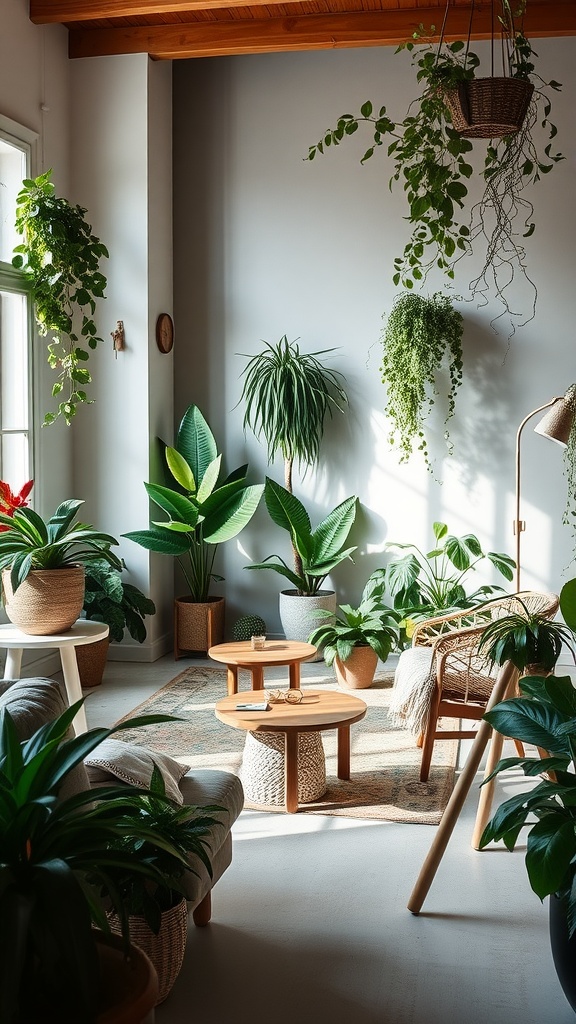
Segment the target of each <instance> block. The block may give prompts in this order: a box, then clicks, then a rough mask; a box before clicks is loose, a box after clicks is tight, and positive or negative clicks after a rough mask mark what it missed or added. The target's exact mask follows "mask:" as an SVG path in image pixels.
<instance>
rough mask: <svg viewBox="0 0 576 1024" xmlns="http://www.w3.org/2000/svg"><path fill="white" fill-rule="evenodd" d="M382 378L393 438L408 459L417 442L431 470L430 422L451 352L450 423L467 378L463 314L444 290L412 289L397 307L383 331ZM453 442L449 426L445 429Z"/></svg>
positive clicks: (401, 459)
mask: <svg viewBox="0 0 576 1024" xmlns="http://www.w3.org/2000/svg"><path fill="white" fill-rule="evenodd" d="M383 347H384V354H383V359H382V367H381V372H382V382H383V384H385V385H386V389H387V395H386V414H387V416H388V417H389V418H390V419H391V421H392V431H391V435H390V443H391V444H397V445H398V447H399V449H400V462H406V461H407V460H408V459H409V458H410V456H411V455H412V453H413V450H414V444H415V443H417V447H418V451H421V452H422V454H423V456H424V460H425V462H426V466H427V468H428V469H429V470H431V464H430V459H429V453H428V445H427V442H426V437H425V434H424V421H425V419H426V418H427V416H428V415H429V413H430V412H431V410H432V406H433V403H434V398H435V397H436V396H437V395H438V393H439V392H438V387H437V384H436V375H437V373H438V370H439V368H440V367H441V366H442V364H443V362H444V361H445V359H446V357H447V359H448V373H449V379H450V387H449V392H448V412H447V416H446V421H445V423H447V422H448V420H449V419H450V418H451V417H452V416H453V415H454V409H455V396H456V391H457V389H458V388H459V387H460V384H461V383H462V316H461V314H460V313H459V312H458V311H457V310H455V309H454V307H453V305H452V302H451V300H450V298H449V297H448V296H447V295H443V294H442V293H441V292H435V293H434V294H433V295H431V296H429V297H426V296H424V295H421V294H418V293H415V292H410V291H406V292H403V293H402V294H401V295H399V296H398V297H397V298H396V299H395V301H394V305H393V307H392V311H391V313H390V316H389V317H388V320H387V322H386V327H385V329H384V332H383ZM444 437H445V440H446V441H448V439H449V438H448V431H447V429H446V430H445V434H444Z"/></svg>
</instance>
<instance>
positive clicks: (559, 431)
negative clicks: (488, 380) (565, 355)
mask: <svg viewBox="0 0 576 1024" xmlns="http://www.w3.org/2000/svg"><path fill="white" fill-rule="evenodd" d="M569 395H570V397H572V389H570V391H567V392H566V394H565V395H563V396H562V397H561V398H558V397H557V398H552V399H551V400H550V401H549V402H545V403H544V405H539V406H538V408H537V409H533V410H532V412H529V413H528V415H527V416H525V417H524V419H523V420H522V423H521V424H520V426H519V427H518V431H517V433H516V519H515V520H514V523H513V524H512V527H513V531H514V534H515V536H516V590H517V591H519V590H520V536H521V534H522V533H523V532H524V531H525V529H526V523H525V521H524V520H522V519H520V437H521V435H522V431H523V430H524V427H525V426H526V424H527V423H528V420H531V419H532V417H533V416H536V414H537V413H539V412H543V411H544V409H548V410H549V411H548V412H547V413H546V415H545V416H543V417H542V419H541V420H540V421H539V423H537V424H536V426H535V427H534V432H535V433H536V434H542V436H543V437H549V438H550V440H551V441H556V442H557V443H558V444H561V445H562V446H563V447H566V445H567V444H568V438H569V436H570V430H571V428H572V421H573V419H574V411H573V409H572V402H569V401H568V396H569Z"/></svg>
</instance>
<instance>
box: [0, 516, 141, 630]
mask: <svg viewBox="0 0 576 1024" xmlns="http://www.w3.org/2000/svg"><path fill="white" fill-rule="evenodd" d="M83 504H84V502H83V501H81V500H78V499H76V498H72V499H69V500H68V501H63V502H62V503H61V504H60V505H59V506H58V508H57V509H56V511H55V512H54V514H53V515H52V516H50V518H49V519H47V520H44V519H42V517H41V516H40V515H39V514H38V513H37V512H35V511H34V509H32V508H28V507H19V508H15V509H14V510H13V511H12V513H11V514H10V515H8V514H7V513H5V512H0V569H1V570H2V590H3V600H4V607H5V609H6V614H7V616H8V618H9V619H10V621H11V622H13V623H14V625H15V626H18V627H19V628H20V629H21V630H23V632H24V633H31V634H34V635H39V636H44V635H49V634H52V633H61V632H64V631H65V630H67V629H69V628H70V626H71V625H72V623H73V622H75V621H76V619H77V618H78V616H79V615H80V612H81V610H82V605H83V602H84V566H85V565H87V564H89V563H90V562H93V561H95V560H96V559H98V560H104V561H105V562H106V563H108V564H109V565H110V566H112V567H113V568H115V569H118V570H120V569H121V568H122V563H121V561H120V559H119V558H118V556H117V555H115V554H114V552H113V551H112V550H111V548H112V546H113V545H116V544H118V541H117V540H116V539H115V538H114V537H112V536H110V534H108V533H101V532H100V531H98V530H95V529H94V527H92V526H90V525H88V524H86V523H79V522H75V519H76V516H77V514H78V509H79V508H80V506H81V505H83ZM2 528H3V529H2Z"/></svg>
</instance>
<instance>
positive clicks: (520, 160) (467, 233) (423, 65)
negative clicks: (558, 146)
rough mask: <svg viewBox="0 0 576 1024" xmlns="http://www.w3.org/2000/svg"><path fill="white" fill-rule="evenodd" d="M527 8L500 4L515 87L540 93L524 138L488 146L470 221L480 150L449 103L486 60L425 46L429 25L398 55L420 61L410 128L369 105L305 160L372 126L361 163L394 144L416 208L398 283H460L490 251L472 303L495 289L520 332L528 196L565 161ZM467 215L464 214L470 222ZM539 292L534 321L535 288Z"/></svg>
mask: <svg viewBox="0 0 576 1024" xmlns="http://www.w3.org/2000/svg"><path fill="white" fill-rule="evenodd" d="M525 6H526V2H525V0H520V3H519V4H518V5H516V9H515V11H514V12H513V11H512V9H511V5H510V3H509V2H508V0H501V4H500V16H499V22H500V28H501V31H502V35H503V40H504V44H503V47H502V50H503V54H504V68H503V70H504V74H505V76H507V77H510V78H514V79H517V80H519V81H529V82H531V83H532V84H534V86H535V88H534V92H533V94H532V99H531V101H530V105H529V109H528V113H527V115H526V117H525V119H524V122H523V124H522V126H521V128H520V129H519V130H518V131H515V132H514V133H512V134H505V135H502V136H501V137H495V138H492V139H490V140H489V141H488V143H487V145H486V149H485V157H484V165H483V168H482V170H481V172H480V175H481V178H482V185H483V188H484V192H483V195H482V198H481V200H480V201H479V202H478V203H477V204H475V205H474V206H473V207H472V209H468V210H467V211H466V206H467V203H468V183H469V181H470V179H471V178H472V176H473V174H474V168H473V165H472V164H471V163H470V154H471V152H472V149H473V144H472V142H471V141H470V139H469V138H468V137H466V135H463V134H461V133H460V132H459V131H457V130H456V129H455V127H454V124H453V116H452V112H451V108H450V102H449V101H451V100H452V97H453V95H454V93H455V92H457V91H458V90H459V88H460V86H461V85H462V84H463V83H464V84H465V83H466V82H467V81H470V80H471V79H474V78H476V77H477V75H476V71H477V69H478V66H479V64H480V60H479V58H478V55H477V54H475V53H474V52H473V51H472V50H470V48H469V46H468V45H467V44H466V43H465V42H464V41H462V40H457V41H455V42H452V43H449V44H446V45H445V46H444V47H443V48H442V45H439V44H438V43H436V44H433V43H432V42H430V41H428V42H424V43H422V39H423V38H425V36H426V33H425V30H424V28H423V26H422V25H421V26H420V27H419V29H418V30H417V31H416V32H415V33H414V39H415V40H416V43H417V44H420V45H416V44H415V42H408V43H403V44H401V46H399V47H398V50H397V52H398V51H400V50H404V49H406V50H408V51H409V52H410V53H411V54H412V62H413V65H414V67H415V68H416V78H417V81H418V83H419V84H420V86H421V92H420V95H419V96H418V97H417V98H416V99H415V100H414V101H413V102H412V103H411V104H410V106H409V108H408V111H407V113H406V115H405V117H404V119H403V120H402V121H400V122H398V123H394V122H393V121H392V120H391V119H390V117H389V115H388V113H387V109H386V107H385V106H382V107H380V108H379V109H376V108H375V107H374V105H373V104H372V102H371V101H367V102H366V103H364V104H363V105H362V107H361V109H360V112H359V114H348V113H347V114H342V115H341V116H340V117H339V118H338V121H337V124H336V128H334V129H329V130H328V131H326V132H325V133H324V135H323V137H322V139H321V140H320V141H319V142H318V143H316V144H315V145H313V146H310V149H309V152H308V157H307V159H309V160H313V159H314V158H315V157H316V155H317V154H318V153H324V152H325V151H326V149H327V148H328V147H334V146H338V145H340V143H341V142H342V141H343V140H344V139H345V138H346V137H348V136H351V135H353V134H355V132H356V131H358V129H359V127H360V125H361V124H368V125H369V126H370V127H371V128H372V130H373V138H372V143H371V145H370V146H369V148H368V149H367V150H366V151H365V152H364V155H363V157H362V160H361V162H362V163H364V162H365V161H366V160H369V159H370V158H371V157H372V156H373V155H374V153H375V152H376V150H377V149H379V148H380V147H382V146H383V145H384V144H385V143H388V144H387V154H388V156H389V157H391V158H392V160H393V173H392V176H391V178H390V188H391V189H392V188H393V187H394V186H395V185H396V184H398V183H400V185H401V186H402V188H403V190H404V192H405V195H406V201H407V204H408V218H407V219H408V220H409V223H410V225H411V231H412V233H411V237H410V240H409V241H408V243H407V244H406V246H405V247H404V251H403V253H402V255H401V256H398V257H396V259H395V261H394V273H393V281H394V283H395V284H397V285H398V284H402V285H403V287H405V288H413V287H414V285H415V284H416V285H418V284H420V283H421V282H422V281H424V280H425V279H426V277H427V275H428V273H429V271H430V270H431V269H432V268H433V267H436V268H439V269H440V270H441V271H442V272H443V273H445V274H446V275H447V277H448V278H449V280H452V279H453V278H454V270H455V265H456V263H457V262H458V260H459V259H460V258H461V257H462V256H463V255H466V254H469V253H470V252H471V251H472V249H473V248H474V249H476V243H480V242H482V241H483V242H484V243H485V256H484V263H483V268H482V270H481V272H480V274H479V275H478V277H477V278H476V280H475V281H472V282H471V284H470V291H471V296H470V297H471V298H474V297H478V298H479V300H480V302H481V303H482V304H484V303H485V302H486V301H487V298H486V295H487V292H488V291H489V288H490V287H491V286H494V289H495V294H496V296H497V298H498V299H499V301H500V302H501V304H502V306H503V310H502V312H503V313H507V314H508V315H509V316H510V318H511V322H512V331H513V330H514V317H518V316H519V314H517V313H515V312H513V309H512V306H511V305H510V302H509V287H510V283H511V280H512V279H513V277H514V274H515V273H516V272H519V273H520V274H521V275H523V276H524V277H525V278H526V279H528V280H530V279H529V278H528V274H527V268H526V251H525V246H524V242H523V240H522V239H523V237H528V236H530V235H531V234H532V233H533V232H534V229H535V223H534V220H533V212H534V208H533V204H532V202H531V200H530V198H529V190H530V188H531V186H533V185H534V184H535V183H536V182H538V181H539V180H540V178H541V176H542V175H545V174H547V173H548V172H549V171H550V170H551V169H552V167H553V166H554V164H555V163H556V162H558V161H559V160H561V159H563V157H562V155H561V154H560V153H552V140H553V139H554V137H555V136H556V134H557V129H556V127H555V125H554V124H552V122H551V121H550V120H549V114H550V111H551V103H550V100H549V98H548V95H547V93H546V91H545V90H546V88H547V87H550V88H552V89H559V88H560V85H559V84H558V82H555V81H550V82H548V83H546V82H544V81H543V80H542V79H541V78H540V76H539V75H538V74H537V73H536V70H535V64H534V60H535V58H536V54H535V52H534V51H533V49H532V47H531V45H530V42H529V41H528V40H527V39H526V37H525V35H524V33H523V31H522V27H521V18H522V15H523V13H524V10H525ZM432 31H433V30H432ZM538 123H539V125H540V127H541V128H542V129H543V131H544V132H545V133H547V141H545V143H544V145H543V147H542V148H540V142H539V140H537V139H536V136H535V132H534V129H535V127H536V125H537V124H538ZM495 134H497V133H495ZM526 192H528V196H527V195H526ZM459 210H462V211H463V216H462V218H461V217H460V214H459V212H458V211H459ZM533 290H534V303H533V307H532V314H531V315H532V316H533V315H534V308H535V302H536V289H535V286H534V285H533ZM528 319H531V316H529V317H528ZM525 322H526V321H525Z"/></svg>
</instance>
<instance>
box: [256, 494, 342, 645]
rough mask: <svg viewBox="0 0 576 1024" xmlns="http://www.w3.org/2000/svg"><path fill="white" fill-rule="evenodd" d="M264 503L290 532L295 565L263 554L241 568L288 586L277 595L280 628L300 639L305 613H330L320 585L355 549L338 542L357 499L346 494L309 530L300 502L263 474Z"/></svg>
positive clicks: (309, 623) (331, 595) (307, 625)
mask: <svg viewBox="0 0 576 1024" xmlns="http://www.w3.org/2000/svg"><path fill="white" fill-rule="evenodd" d="M264 501H265V502H266V508H267V509H268V512H269V514H270V518H271V519H272V521H273V522H274V523H275V524H276V526H279V527H280V528H281V529H282V530H286V531H287V533H288V534H289V535H290V539H291V542H292V547H293V549H294V550H295V551H296V552H297V553H298V556H299V566H300V568H299V569H298V567H297V566H296V565H295V566H294V568H291V567H290V566H289V565H288V564H287V562H285V561H284V559H283V558H281V556H280V555H269V556H268V558H265V559H264V561H263V562H255V563H254V564H252V565H247V566H246V567H245V568H246V569H269V570H272V571H273V572H276V573H278V574H279V575H280V576H284V577H285V579H287V580H288V581H289V582H290V583H291V584H292V589H290V590H284V591H282V592H281V594H280V618H281V620H282V627H283V629H284V633H285V635H286V638H287V639H289V640H303V641H306V640H307V639H308V635H309V633H310V631H311V629H312V628H313V626H314V619H313V618H311V617H310V616H311V613H312V612H314V611H316V610H318V609H321V608H324V610H325V611H328V612H329V613H331V614H332V615H333V614H334V612H335V611H336V594H335V592H334V591H328V592H326V591H323V589H322V584H323V583H324V581H325V579H326V577H327V576H328V574H329V573H330V572H332V570H333V569H335V568H336V566H337V565H340V563H341V562H343V561H344V559H346V558H351V557H352V555H353V553H354V551H355V550H356V548H355V547H348V548H347V547H345V546H344V545H345V544H346V541H347V539H348V534H349V533H350V530H351V528H352V524H353V522H354V519H355V517H356V508H357V504H358V499H357V498H356V497H355V496H354V495H353V496H351V497H350V498H346V499H345V500H344V501H343V502H341V503H340V505H337V506H336V508H334V509H332V511H331V512H329V513H328V515H327V516H326V517H325V518H324V519H323V520H322V522H321V523H319V524H318V526H317V527H316V529H315V530H313V529H312V524H311V522H310V516H309V515H308V513H307V511H306V509H305V508H304V506H303V504H302V502H301V501H299V500H298V498H297V497H296V496H295V495H294V494H291V493H290V492H289V491H288V490H287V489H286V488H285V487H282V486H281V485H280V484H277V483H275V481H274V480H271V479H270V477H267V478H266V485H265V488H264ZM318 657H319V658H320V657H321V654H319V655H318Z"/></svg>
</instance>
